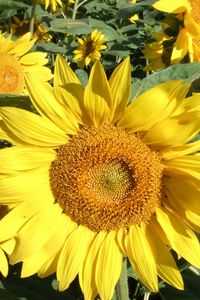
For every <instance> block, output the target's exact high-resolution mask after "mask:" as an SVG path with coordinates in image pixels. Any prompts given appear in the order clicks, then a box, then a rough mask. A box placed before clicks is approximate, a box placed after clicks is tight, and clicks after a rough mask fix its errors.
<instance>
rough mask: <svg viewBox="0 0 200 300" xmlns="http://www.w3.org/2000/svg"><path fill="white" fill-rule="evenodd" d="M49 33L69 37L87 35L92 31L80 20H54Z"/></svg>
mask: <svg viewBox="0 0 200 300" xmlns="http://www.w3.org/2000/svg"><path fill="white" fill-rule="evenodd" d="M49 30H50V31H54V32H60V33H68V34H71V35H79V34H89V33H90V32H91V31H92V28H91V26H89V25H88V24H87V23H85V22H83V21H80V20H71V19H54V20H53V21H52V22H51V27H50V28H49Z"/></svg>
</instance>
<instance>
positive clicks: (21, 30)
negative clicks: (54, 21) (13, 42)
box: [11, 16, 52, 42]
mask: <svg viewBox="0 0 200 300" xmlns="http://www.w3.org/2000/svg"><path fill="white" fill-rule="evenodd" d="M29 23H30V20H29V19H24V20H20V19H19V18H18V17H16V16H14V17H13V22H12V23H11V30H12V34H14V35H16V36H21V35H23V34H25V33H27V32H28V31H29ZM33 38H37V41H38V42H50V41H51V39H52V35H51V34H50V33H48V29H47V28H46V27H45V26H44V25H43V22H42V21H41V20H38V19H36V18H34V30H33Z"/></svg>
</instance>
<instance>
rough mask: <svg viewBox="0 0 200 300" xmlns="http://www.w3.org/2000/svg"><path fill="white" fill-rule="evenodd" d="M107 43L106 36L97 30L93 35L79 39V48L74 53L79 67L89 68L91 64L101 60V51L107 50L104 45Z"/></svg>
mask: <svg viewBox="0 0 200 300" xmlns="http://www.w3.org/2000/svg"><path fill="white" fill-rule="evenodd" d="M106 41H107V39H106V37H105V35H104V34H102V33H101V31H98V30H97V29H95V30H93V31H92V32H91V34H90V35H89V36H87V37H85V38H83V39H80V38H78V44H79V46H78V48H77V49H76V50H74V51H73V53H74V58H73V60H74V61H75V62H76V63H77V64H78V66H79V67H81V68H83V67H84V66H86V67H87V66H88V65H89V63H90V62H91V61H92V62H95V61H96V60H99V59H100V57H101V53H100V51H101V50H104V49H106V48H107V46H106V45H104V43H105V42H106Z"/></svg>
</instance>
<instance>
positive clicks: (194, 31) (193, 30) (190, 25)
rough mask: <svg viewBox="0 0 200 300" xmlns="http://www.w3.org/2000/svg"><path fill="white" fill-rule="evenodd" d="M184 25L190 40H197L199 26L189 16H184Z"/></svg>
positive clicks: (199, 30)
mask: <svg viewBox="0 0 200 300" xmlns="http://www.w3.org/2000/svg"><path fill="white" fill-rule="evenodd" d="M184 25H185V27H186V29H187V31H188V33H189V34H190V35H191V37H192V39H194V40H197V41H198V40H199V32H200V24H199V22H197V20H196V19H195V18H194V16H193V15H191V14H186V15H185V18H184Z"/></svg>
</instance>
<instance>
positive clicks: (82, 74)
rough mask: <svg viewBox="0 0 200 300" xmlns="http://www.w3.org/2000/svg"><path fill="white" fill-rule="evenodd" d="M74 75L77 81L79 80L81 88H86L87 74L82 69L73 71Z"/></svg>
mask: <svg viewBox="0 0 200 300" xmlns="http://www.w3.org/2000/svg"><path fill="white" fill-rule="evenodd" d="M75 73H76V75H77V77H78V79H79V80H80V82H81V84H82V86H84V87H85V86H86V84H87V82H88V74H87V72H85V71H84V70H82V69H77V70H75Z"/></svg>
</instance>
